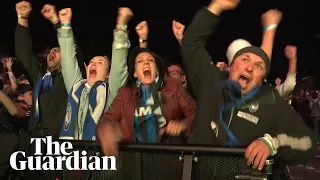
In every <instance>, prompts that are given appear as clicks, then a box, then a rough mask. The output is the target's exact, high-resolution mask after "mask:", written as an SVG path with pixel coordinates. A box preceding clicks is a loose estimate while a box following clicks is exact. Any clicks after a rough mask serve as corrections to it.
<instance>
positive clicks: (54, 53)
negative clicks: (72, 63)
mask: <svg viewBox="0 0 320 180" xmlns="http://www.w3.org/2000/svg"><path fill="white" fill-rule="evenodd" d="M60 63H61V56H60V48H58V47H55V48H52V49H51V50H50V52H49V54H48V56H47V67H48V69H50V70H58V69H60V67H61V64H60Z"/></svg>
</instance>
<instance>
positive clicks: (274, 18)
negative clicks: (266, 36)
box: [261, 9, 282, 27]
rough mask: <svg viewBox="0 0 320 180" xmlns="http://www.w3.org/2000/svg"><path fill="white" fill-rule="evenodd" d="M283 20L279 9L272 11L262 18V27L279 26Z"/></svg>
mask: <svg viewBox="0 0 320 180" xmlns="http://www.w3.org/2000/svg"><path fill="white" fill-rule="evenodd" d="M281 18H282V12H281V11H279V10H277V9H270V10H269V11H267V12H265V13H264V14H263V15H262V16H261V22H262V26H263V27H266V26H268V25H271V24H279V23H280V21H281Z"/></svg>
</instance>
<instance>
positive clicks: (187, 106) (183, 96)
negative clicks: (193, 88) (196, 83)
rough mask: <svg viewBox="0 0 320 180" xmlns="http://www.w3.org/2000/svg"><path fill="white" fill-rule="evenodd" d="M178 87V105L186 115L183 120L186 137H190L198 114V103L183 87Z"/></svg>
mask: <svg viewBox="0 0 320 180" xmlns="http://www.w3.org/2000/svg"><path fill="white" fill-rule="evenodd" d="M177 86H178V88H177V95H178V103H179V106H180V108H181V109H182V111H183V115H184V119H182V122H184V123H185V125H186V130H185V135H186V136H189V134H190V133H191V130H192V127H193V122H194V118H195V114H196V102H195V101H194V100H193V99H192V97H191V96H190V95H189V94H188V93H187V92H186V90H185V89H184V88H183V87H182V86H179V85H178V84H177Z"/></svg>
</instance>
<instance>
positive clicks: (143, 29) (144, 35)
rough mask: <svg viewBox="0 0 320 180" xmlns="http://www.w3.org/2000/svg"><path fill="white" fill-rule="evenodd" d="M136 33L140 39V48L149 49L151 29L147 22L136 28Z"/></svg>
mask: <svg viewBox="0 0 320 180" xmlns="http://www.w3.org/2000/svg"><path fill="white" fill-rule="evenodd" d="M136 32H137V34H138V37H139V47H140V48H147V47H148V34H149V27H148V23H147V22H146V21H142V22H140V23H139V24H138V25H137V26H136Z"/></svg>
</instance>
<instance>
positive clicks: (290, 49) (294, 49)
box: [284, 45, 297, 60]
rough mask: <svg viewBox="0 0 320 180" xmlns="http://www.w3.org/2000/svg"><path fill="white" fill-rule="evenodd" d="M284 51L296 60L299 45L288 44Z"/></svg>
mask: <svg viewBox="0 0 320 180" xmlns="http://www.w3.org/2000/svg"><path fill="white" fill-rule="evenodd" d="M284 53H285V55H286V57H287V58H288V59H289V60H296V59H297V47H296V46H290V45H288V46H287V47H286V48H285V49H284Z"/></svg>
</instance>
